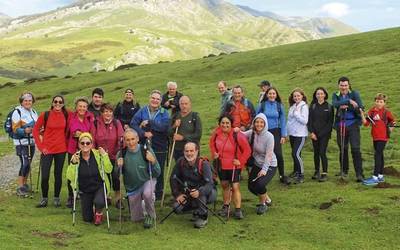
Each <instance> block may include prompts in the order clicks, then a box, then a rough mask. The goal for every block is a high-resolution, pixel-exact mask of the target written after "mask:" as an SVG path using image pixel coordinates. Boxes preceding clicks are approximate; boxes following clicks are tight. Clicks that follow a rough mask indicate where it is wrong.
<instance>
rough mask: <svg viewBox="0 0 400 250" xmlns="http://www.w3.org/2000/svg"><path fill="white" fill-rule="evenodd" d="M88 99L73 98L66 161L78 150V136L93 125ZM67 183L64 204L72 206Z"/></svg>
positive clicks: (88, 130) (69, 186) (69, 187)
mask: <svg viewBox="0 0 400 250" xmlns="http://www.w3.org/2000/svg"><path fill="white" fill-rule="evenodd" d="M88 106H89V100H88V99H87V97H78V98H77V99H76V100H75V112H74V113H73V114H71V116H70V118H69V121H68V133H67V134H68V143H67V152H68V162H70V161H71V157H72V156H73V155H74V154H75V153H76V151H78V149H79V148H78V138H79V136H80V135H81V134H82V133H84V132H90V130H91V129H92V127H93V121H94V116H93V114H92V113H91V112H89V111H88ZM67 182H68V183H67V185H68V200H67V204H66V206H67V207H69V208H72V206H73V192H72V187H71V182H70V181H69V180H68V181H67Z"/></svg>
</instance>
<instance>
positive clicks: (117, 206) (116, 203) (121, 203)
mask: <svg viewBox="0 0 400 250" xmlns="http://www.w3.org/2000/svg"><path fill="white" fill-rule="evenodd" d="M115 207H116V208H117V209H120V208H121V209H125V207H124V202H123V201H122V200H117V201H116V202H115Z"/></svg>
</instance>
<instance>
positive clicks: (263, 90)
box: [257, 80, 272, 105]
mask: <svg viewBox="0 0 400 250" xmlns="http://www.w3.org/2000/svg"><path fill="white" fill-rule="evenodd" d="M271 86H272V85H271V83H270V82H269V81H267V80H262V81H261V82H260V84H258V87H260V89H261V91H260V93H259V94H258V101H257V104H258V105H260V103H261V102H262V100H263V99H264V95H265V93H266V92H267V90H268V89H269V88H270V87H271Z"/></svg>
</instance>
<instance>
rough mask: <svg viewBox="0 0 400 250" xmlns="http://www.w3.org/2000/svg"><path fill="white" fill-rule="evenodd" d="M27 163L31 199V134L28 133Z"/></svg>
mask: <svg viewBox="0 0 400 250" xmlns="http://www.w3.org/2000/svg"><path fill="white" fill-rule="evenodd" d="M28 163H29V184H31V187H30V189H31V190H30V193H31V198H33V186H32V152H31V134H30V133H29V135H28Z"/></svg>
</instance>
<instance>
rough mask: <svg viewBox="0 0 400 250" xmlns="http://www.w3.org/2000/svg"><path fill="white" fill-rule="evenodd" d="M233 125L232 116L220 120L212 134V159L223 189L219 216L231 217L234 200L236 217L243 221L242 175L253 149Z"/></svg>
mask: <svg viewBox="0 0 400 250" xmlns="http://www.w3.org/2000/svg"><path fill="white" fill-rule="evenodd" d="M232 123H233V119H232V117H231V116H229V115H222V116H221V117H220V118H219V119H218V124H219V126H218V127H217V128H216V129H215V131H214V133H213V134H212V136H211V138H210V143H209V145H210V150H211V158H212V159H214V162H216V163H217V164H215V165H214V167H215V168H216V169H217V170H218V175H219V179H220V180H221V186H222V189H223V200H224V205H223V207H222V209H221V211H220V212H219V214H220V215H221V216H224V217H229V214H230V201H231V198H232V200H233V203H234V204H235V213H234V217H235V218H236V219H243V213H242V210H241V205H242V204H241V203H242V196H241V193H240V185H239V184H240V173H241V171H242V168H243V167H244V166H245V164H246V162H247V159H248V158H249V157H250V155H251V148H250V145H249V143H248V141H247V139H246V136H245V135H243V134H241V133H237V132H234V131H233V128H232ZM231 191H232V193H231Z"/></svg>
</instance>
